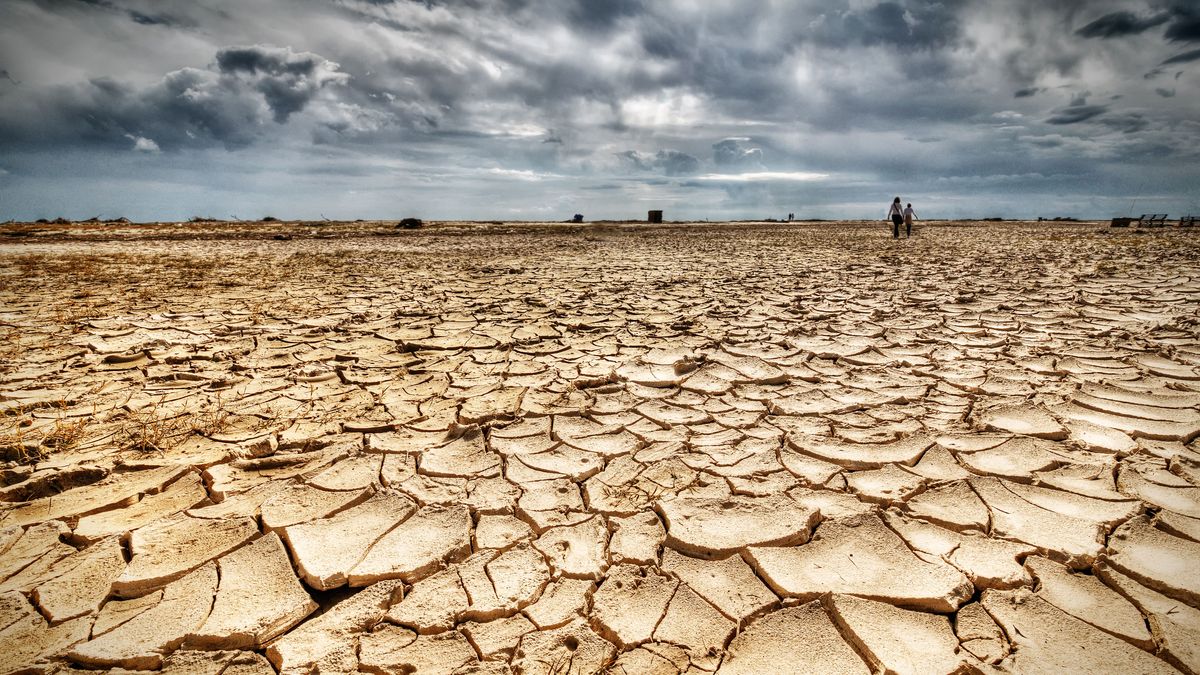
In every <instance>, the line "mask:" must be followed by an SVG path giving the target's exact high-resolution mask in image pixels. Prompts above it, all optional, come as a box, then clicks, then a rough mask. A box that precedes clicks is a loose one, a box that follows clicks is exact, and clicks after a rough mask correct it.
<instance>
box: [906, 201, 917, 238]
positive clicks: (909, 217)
mask: <svg viewBox="0 0 1200 675" xmlns="http://www.w3.org/2000/svg"><path fill="white" fill-rule="evenodd" d="M916 217H917V213H916V211H913V208H912V204H909V205H908V206H906V207H905V208H904V238H905V239H907V238H909V237H911V236H912V221H913V219H914V218H916Z"/></svg>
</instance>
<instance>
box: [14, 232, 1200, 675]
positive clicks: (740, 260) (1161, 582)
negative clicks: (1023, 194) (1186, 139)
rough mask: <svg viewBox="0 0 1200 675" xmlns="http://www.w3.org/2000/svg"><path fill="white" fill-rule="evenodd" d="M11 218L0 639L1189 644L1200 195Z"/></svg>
mask: <svg viewBox="0 0 1200 675" xmlns="http://www.w3.org/2000/svg"><path fill="white" fill-rule="evenodd" d="M0 235H4V236H2V237H0V411H2V412H3V417H2V418H0V454H2V459H3V461H4V463H3V464H2V465H0V467H2V468H0V500H2V501H0V672H4V673H9V672H44V673H50V672H62V673H70V672H73V671H75V670H78V669H97V668H122V669H127V670H161V671H163V672H171V673H207V674H211V675H220V674H225V675H242V674H245V673H264V674H267V673H272V672H275V671H279V672H284V673H309V672H319V673H349V672H359V671H361V672H371V673H414V672H415V673H510V672H515V673H562V674H565V673H593V672H614V673H656V674H657V673H666V674H676V673H683V672H688V673H703V672H712V671H716V672H720V673H731V674H732V673H789V672H805V673H807V672H814V673H815V672H820V673H834V672H846V673H870V672H895V673H952V672H1042V673H1062V672H1088V673H1099V672H1113V673H1157V672H1177V671H1182V672H1186V673H1193V674H1195V673H1200V446H1198V445H1197V441H1196V439H1197V437H1198V436H1200V231H1197V230H1192V229H1178V228H1165V229H1161V230H1153V231H1143V232H1137V231H1132V230H1118V229H1112V228H1109V227H1107V226H1106V225H1103V224H1097V223H1078V224H1076V223H1064V224H1059V223H1054V224H1039V223H1014V222H1004V223H942V224H937V225H933V226H922V227H919V228H918V231H917V233H916V236H915V237H914V238H913V239H911V240H904V239H902V240H900V241H893V240H892V239H891V237H890V234H889V232H888V230H887V229H886V228H885V226H884V225H883V224H882V223H828V224H787V223H757V224H755V223H732V224H710V223H696V224H686V225H684V224H679V225H663V226H650V225H644V224H585V225H556V224H541V225H535V224H503V223H431V224H428V225H426V226H425V227H423V228H421V229H416V230H405V229H399V228H397V227H396V226H395V224H394V223H381V222H366V223H362V222H360V223H220V224H215V223H192V224H153V225H132V224H93V223H80V224H60V225H55V224H43V225H12V224H10V225H3V226H0Z"/></svg>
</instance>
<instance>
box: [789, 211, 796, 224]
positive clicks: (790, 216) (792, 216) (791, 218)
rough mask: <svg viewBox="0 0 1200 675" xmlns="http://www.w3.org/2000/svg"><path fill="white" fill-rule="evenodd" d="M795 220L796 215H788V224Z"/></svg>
mask: <svg viewBox="0 0 1200 675" xmlns="http://www.w3.org/2000/svg"><path fill="white" fill-rule="evenodd" d="M795 219H796V214H794V213H789V214H788V222H789V223H790V222H792V221H793V220H795Z"/></svg>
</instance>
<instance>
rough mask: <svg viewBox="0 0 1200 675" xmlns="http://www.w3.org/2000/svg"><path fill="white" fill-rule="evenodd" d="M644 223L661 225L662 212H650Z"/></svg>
mask: <svg viewBox="0 0 1200 675" xmlns="http://www.w3.org/2000/svg"><path fill="white" fill-rule="evenodd" d="M646 222H650V223H661V222H662V211H651V212H650V215H649V216H647V217H646Z"/></svg>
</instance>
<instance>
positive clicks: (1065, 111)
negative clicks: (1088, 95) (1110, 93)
mask: <svg viewBox="0 0 1200 675" xmlns="http://www.w3.org/2000/svg"><path fill="white" fill-rule="evenodd" d="M1108 110H1109V108H1108V106H1106V105H1088V104H1086V103H1076V104H1072V105H1069V106H1067V107H1065V108H1059V109H1058V110H1056V111H1054V114H1052V115H1050V117H1047V118H1046V123H1047V124H1078V123H1079V122H1086V121H1087V120H1090V119H1092V118H1093V117H1098V116H1100V115H1103V114H1104V113H1106V112H1108Z"/></svg>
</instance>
